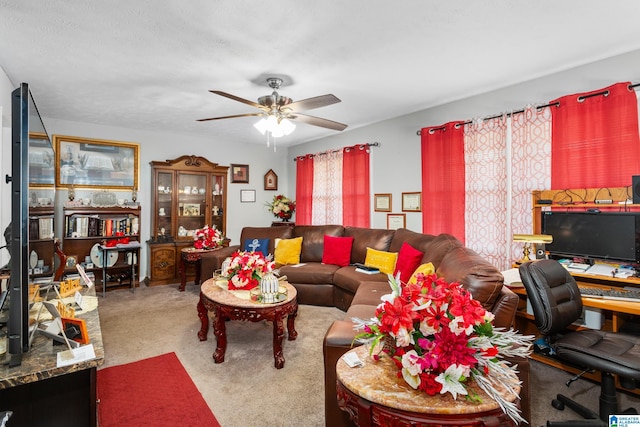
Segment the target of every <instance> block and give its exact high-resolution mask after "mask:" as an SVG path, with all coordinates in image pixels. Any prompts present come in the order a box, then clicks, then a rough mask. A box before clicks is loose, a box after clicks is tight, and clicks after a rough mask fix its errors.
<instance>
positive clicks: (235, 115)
mask: <svg viewBox="0 0 640 427" xmlns="http://www.w3.org/2000/svg"><path fill="white" fill-rule="evenodd" d="M262 115H263V113H246V114H234V115H233V116H224V117H210V118H208V119H197V120H196V121H197V122H206V121H208V120H221V119H235V118H236V117H251V116H262Z"/></svg>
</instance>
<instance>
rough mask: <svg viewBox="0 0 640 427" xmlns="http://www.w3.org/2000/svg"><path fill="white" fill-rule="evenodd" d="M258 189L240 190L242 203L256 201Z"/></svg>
mask: <svg viewBox="0 0 640 427" xmlns="http://www.w3.org/2000/svg"><path fill="white" fill-rule="evenodd" d="M255 202H256V190H240V203H255Z"/></svg>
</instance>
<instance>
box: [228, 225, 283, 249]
mask: <svg viewBox="0 0 640 427" xmlns="http://www.w3.org/2000/svg"><path fill="white" fill-rule="evenodd" d="M292 228H293V227H244V228H243V229H242V233H240V245H241V246H242V245H244V242H245V240H247V239H251V240H253V239H269V245H268V247H269V251H268V252H267V253H268V254H272V253H274V252H275V242H276V239H289V238H291V237H292V230H291V229H292Z"/></svg>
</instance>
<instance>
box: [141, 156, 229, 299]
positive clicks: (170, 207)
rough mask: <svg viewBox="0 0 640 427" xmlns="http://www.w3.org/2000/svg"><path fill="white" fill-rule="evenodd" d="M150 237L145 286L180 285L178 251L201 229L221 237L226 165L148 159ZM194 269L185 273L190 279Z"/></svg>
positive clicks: (190, 159) (198, 160)
mask: <svg viewBox="0 0 640 427" xmlns="http://www.w3.org/2000/svg"><path fill="white" fill-rule="evenodd" d="M150 164H151V169H152V187H151V194H152V208H151V209H152V211H151V239H150V240H149V241H148V244H149V274H148V275H147V284H148V285H150V286H153V285H162V284H169V283H177V282H179V281H180V272H179V271H178V267H179V265H180V256H181V253H180V251H181V249H182V248H185V247H189V246H192V245H193V234H194V232H195V231H196V230H198V229H201V228H203V227H204V226H205V225H206V226H209V227H215V228H217V229H218V230H221V231H222V233H223V234H225V235H226V227H227V220H226V218H227V174H228V169H229V167H228V166H220V165H218V164H217V163H213V162H211V161H209V160H207V159H205V158H204V157H199V156H181V157H178V158H177V159H173V160H166V161H153V162H151V163H150ZM192 270H193V268H192V267H190V268H189V271H188V272H187V273H188V275H189V276H190V277H193V275H194V272H193V271H192Z"/></svg>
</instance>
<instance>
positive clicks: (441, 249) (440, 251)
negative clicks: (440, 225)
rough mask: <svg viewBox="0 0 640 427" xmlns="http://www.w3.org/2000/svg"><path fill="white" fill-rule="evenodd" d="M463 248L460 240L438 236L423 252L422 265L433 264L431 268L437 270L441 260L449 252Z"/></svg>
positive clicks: (447, 235)
mask: <svg viewBox="0 0 640 427" xmlns="http://www.w3.org/2000/svg"><path fill="white" fill-rule="evenodd" d="M461 247H463V245H462V243H461V242H460V240H458V239H456V238H455V237H454V236H452V235H451V234H445V233H443V234H439V235H437V236H436V237H435V238H434V239H433V240H431V242H430V243H429V245H428V246H427V248H426V249H425V251H424V256H423V257H422V263H423V264H424V263H426V262H430V263H433V266H434V267H435V268H436V270H437V269H438V266H440V263H441V262H442V259H443V258H444V257H445V255H447V254H448V253H449V251H450V250H452V249H454V248H461Z"/></svg>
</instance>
